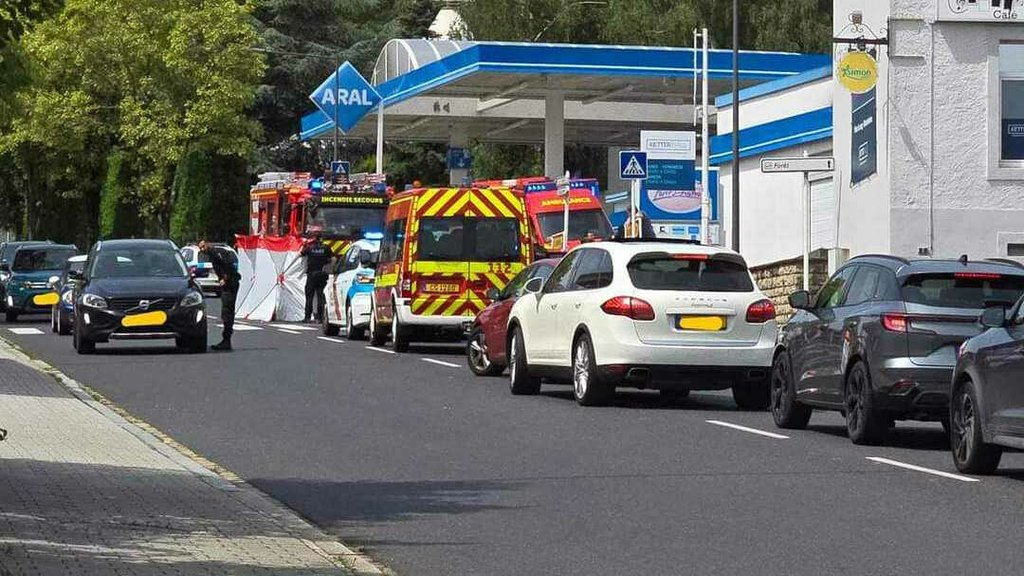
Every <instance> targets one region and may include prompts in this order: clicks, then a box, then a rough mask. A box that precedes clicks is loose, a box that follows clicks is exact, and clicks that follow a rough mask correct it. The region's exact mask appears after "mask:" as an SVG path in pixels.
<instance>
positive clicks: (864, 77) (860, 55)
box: [836, 52, 878, 94]
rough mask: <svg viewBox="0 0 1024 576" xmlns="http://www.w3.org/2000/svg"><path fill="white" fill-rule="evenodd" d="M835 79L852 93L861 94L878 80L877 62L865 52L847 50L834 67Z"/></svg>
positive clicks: (872, 86)
mask: <svg viewBox="0 0 1024 576" xmlns="http://www.w3.org/2000/svg"><path fill="white" fill-rule="evenodd" d="M836 79H837V80H839V83H840V84H842V85H843V86H845V87H846V89H847V90H849V91H850V92H853V93H854V94H863V93H865V92H867V91H869V90H871V89H872V88H874V87H875V84H876V83H877V82H878V64H877V63H876V62H875V59H874V58H872V57H871V55H870V54H868V53H867V52H849V53H847V54H846V56H843V58H842V59H841V60H840V61H839V65H838V66H837V67H836Z"/></svg>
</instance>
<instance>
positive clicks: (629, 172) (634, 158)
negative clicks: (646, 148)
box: [619, 150, 647, 180]
mask: <svg viewBox="0 0 1024 576" xmlns="http://www.w3.org/2000/svg"><path fill="white" fill-rule="evenodd" d="M619 178H620V179H622V180H646V179H647V152H641V151H639V150H623V151H621V152H619Z"/></svg>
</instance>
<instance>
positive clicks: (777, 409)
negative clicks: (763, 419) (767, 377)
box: [771, 353, 792, 420]
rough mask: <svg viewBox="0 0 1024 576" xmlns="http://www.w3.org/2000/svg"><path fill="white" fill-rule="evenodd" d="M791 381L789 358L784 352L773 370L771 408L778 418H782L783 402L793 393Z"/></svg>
mask: <svg viewBox="0 0 1024 576" xmlns="http://www.w3.org/2000/svg"><path fill="white" fill-rule="evenodd" d="M789 382H790V380H789V360H788V359H786V356H785V353H783V354H782V355H781V357H780V358H779V360H778V362H777V363H776V365H775V368H774V369H773V370H772V383H771V387H772V388H771V409H772V414H774V415H775V416H776V420H778V419H780V418H781V416H782V412H783V403H784V402H785V401H786V400H788V395H789V394H792V391H791V390H789Z"/></svg>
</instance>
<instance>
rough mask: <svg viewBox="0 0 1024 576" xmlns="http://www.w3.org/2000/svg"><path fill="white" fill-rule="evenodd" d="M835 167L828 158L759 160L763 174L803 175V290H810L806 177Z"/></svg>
mask: <svg viewBox="0 0 1024 576" xmlns="http://www.w3.org/2000/svg"><path fill="white" fill-rule="evenodd" d="M835 166H836V162H835V159H834V158H832V157H830V156H796V157H792V158H762V159H761V172H763V173H765V174H779V173H786V172H802V173H803V175H804V182H803V194H801V196H802V197H801V199H800V206H801V209H802V210H803V218H802V220H803V232H804V290H810V288H811V179H810V178H808V176H807V175H808V174H809V173H811V172H832V171H834V170H835Z"/></svg>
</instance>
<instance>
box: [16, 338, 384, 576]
mask: <svg viewBox="0 0 1024 576" xmlns="http://www.w3.org/2000/svg"><path fill="white" fill-rule="evenodd" d="M30 364H31V361H29V360H28V359H27V358H25V357H24V356H23V355H21V354H20V352H17V351H15V350H13V349H12V348H11V346H10V345H9V344H8V343H7V342H5V341H3V340H2V339H0V428H6V429H7V430H8V432H9V436H8V438H7V440H5V441H3V442H0V575H6V574H47V575H48V574H133V575H134V574H147V575H148V574H274V575H290V574H294V575H299V574H302V575H320V574H355V573H373V571H374V569H373V568H372V566H369V565H368V564H367V563H366V562H365V561H362V560H360V559H358V558H356V557H354V556H353V555H352V553H351V551H349V550H348V549H346V548H344V547H343V546H341V545H340V544H338V543H337V542H334V541H332V540H330V539H329V538H328V537H327V536H325V535H324V534H323V533H322V532H320V531H319V530H317V529H315V528H314V527H313V526H311V525H310V524H308V523H306V522H305V521H303V520H302V519H301V518H299V517H298V516H297V515H295V514H294V513H293V512H291V511H290V510H288V509H286V508H285V507H283V506H282V505H280V504H279V503H277V502H276V501H274V500H271V499H270V498H269V497H267V496H265V495H264V494H262V493H261V492H259V491H257V490H255V489H254V488H252V487H250V486H248V485H246V484H244V483H241V482H229V481H227V480H225V479H223V478H222V477H220V476H218V475H216V474H214V473H213V472H210V471H209V470H207V469H206V468H203V467H200V466H199V465H197V464H195V463H193V462H192V461H191V460H189V459H188V458H185V457H184V456H182V455H181V454H180V453H179V452H177V451H175V450H173V449H172V448H170V447H169V446H167V445H166V444H164V443H161V442H160V441H159V440H158V439H157V438H156V437H154V436H152V435H150V434H149V433H147V432H144V431H143V430H142V429H141V428H139V427H137V426H135V425H133V424H131V423H129V422H128V421H126V420H124V419H123V418H121V417H120V416H118V415H117V414H115V413H114V412H112V411H111V410H109V409H108V408H106V407H104V406H103V405H102V404H100V403H99V402H96V401H95V400H93V399H92V398H90V397H88V396H87V395H86V393H85V392H84V391H81V389H77V390H76V384H75V383H73V382H66V383H64V384H62V383H60V382H58V381H57V378H55V377H54V376H52V375H50V374H47V373H44V372H41V371H40V370H38V369H37V368H36V367H35V366H34V365H30ZM342 562H344V564H345V565H347V566H349V567H353V568H354V569H355V570H350V569H348V568H343V567H342V566H343V564H342Z"/></svg>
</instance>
